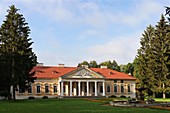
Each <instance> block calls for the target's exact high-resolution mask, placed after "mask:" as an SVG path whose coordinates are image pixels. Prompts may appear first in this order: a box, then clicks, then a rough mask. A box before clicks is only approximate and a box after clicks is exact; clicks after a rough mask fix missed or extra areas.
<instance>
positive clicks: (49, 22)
mask: <svg viewBox="0 0 170 113" xmlns="http://www.w3.org/2000/svg"><path fill="white" fill-rule="evenodd" d="M10 5H15V6H16V7H17V8H18V9H20V11H19V13H21V14H23V15H24V17H25V19H26V22H28V25H29V27H30V29H31V34H30V37H31V38H32V41H33V42H34V44H33V46H32V47H33V51H34V52H35V53H36V55H37V57H38V61H39V62H42V63H44V64H45V65H53V66H55V65H58V64H59V63H63V64H65V65H66V66H77V64H78V63H80V62H82V61H85V60H86V61H92V60H96V61H97V62H98V63H100V62H102V61H108V60H116V61H117V62H118V64H127V63H128V62H132V61H133V59H134V58H135V56H136V54H137V49H138V48H139V47H140V44H139V41H140V37H141V34H142V33H143V31H144V30H145V29H146V27H147V26H148V25H149V24H151V25H153V26H154V25H156V24H157V22H158V21H159V19H160V15H161V14H162V13H163V14H164V13H165V8H164V6H170V1H169V0H0V24H2V21H3V20H4V19H5V15H6V14H7V9H8V8H9V6H10Z"/></svg>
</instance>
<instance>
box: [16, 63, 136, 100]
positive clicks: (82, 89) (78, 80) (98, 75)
mask: <svg viewBox="0 0 170 113" xmlns="http://www.w3.org/2000/svg"><path fill="white" fill-rule="evenodd" d="M32 71H33V72H35V75H34V76H35V77H37V79H36V80H35V82H34V83H32V84H31V85H30V86H29V88H28V91H24V90H22V89H21V88H19V91H17V92H16V98H18V99H19V98H28V97H31V96H34V97H36V98H42V97H43V96H48V97H88V96H117V97H120V96H126V97H131V98H135V97H136V92H135V81H136V78H134V77H132V76H131V75H128V74H125V73H122V72H117V71H115V70H111V69H107V67H106V66H102V67H101V68H88V67H87V66H83V67H65V66H64V65H63V64H62V65H61V64H60V65H59V66H56V67H53V66H43V65H40V66H35V67H34V68H33V70H32Z"/></svg>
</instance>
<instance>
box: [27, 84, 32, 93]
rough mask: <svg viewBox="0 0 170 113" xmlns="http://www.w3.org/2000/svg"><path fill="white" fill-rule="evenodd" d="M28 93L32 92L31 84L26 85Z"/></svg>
mask: <svg viewBox="0 0 170 113" xmlns="http://www.w3.org/2000/svg"><path fill="white" fill-rule="evenodd" d="M28 93H32V86H31V85H29V86H28Z"/></svg>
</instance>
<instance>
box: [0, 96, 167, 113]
mask: <svg viewBox="0 0 170 113" xmlns="http://www.w3.org/2000/svg"><path fill="white" fill-rule="evenodd" d="M103 104H104V103H102V102H91V101H88V100H84V99H44V100H43V99H35V100H18V101H16V102H11V101H0V113H132V112H137V113H169V111H166V110H156V109H149V108H119V107H112V106H103Z"/></svg>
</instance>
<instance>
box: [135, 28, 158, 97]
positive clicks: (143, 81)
mask: <svg viewBox="0 0 170 113" xmlns="http://www.w3.org/2000/svg"><path fill="white" fill-rule="evenodd" d="M154 31H155V29H154V27H152V26H151V25H149V26H148V27H147V28H146V30H145V31H144V33H143V34H142V37H141V41H140V44H141V47H140V48H139V49H138V55H137V58H136V60H137V63H138V65H137V70H138V76H137V77H138V79H139V80H140V87H142V88H146V89H147V91H148V92H147V93H148V95H151V93H150V92H154V84H153V83H154V81H155V78H154V76H153V74H152V70H151V69H150V63H151V62H152V59H151V45H150V42H151V40H152V39H153V37H154Z"/></svg>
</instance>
